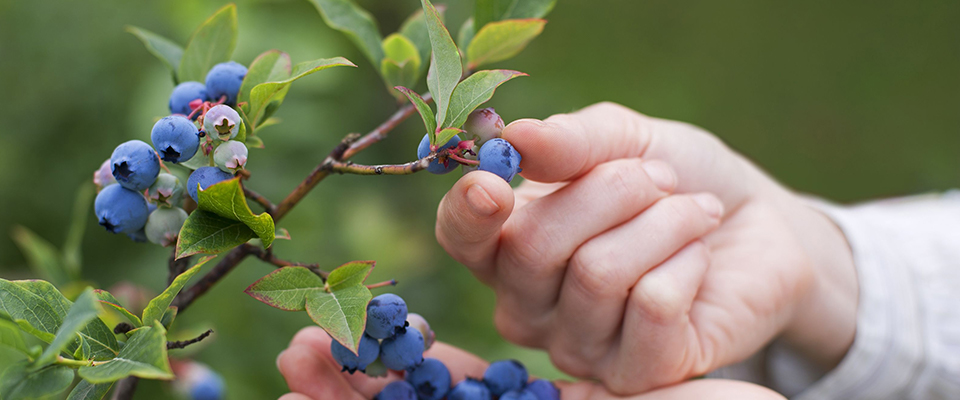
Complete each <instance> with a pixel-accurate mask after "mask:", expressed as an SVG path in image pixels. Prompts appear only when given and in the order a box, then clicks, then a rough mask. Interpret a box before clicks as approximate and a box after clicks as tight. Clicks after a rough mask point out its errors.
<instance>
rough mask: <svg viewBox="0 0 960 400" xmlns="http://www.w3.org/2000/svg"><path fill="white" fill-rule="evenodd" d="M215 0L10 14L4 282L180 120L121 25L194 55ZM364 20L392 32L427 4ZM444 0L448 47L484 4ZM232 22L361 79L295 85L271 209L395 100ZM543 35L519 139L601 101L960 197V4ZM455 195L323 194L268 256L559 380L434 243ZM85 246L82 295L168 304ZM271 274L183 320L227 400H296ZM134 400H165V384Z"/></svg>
mask: <svg viewBox="0 0 960 400" xmlns="http://www.w3.org/2000/svg"><path fill="white" fill-rule="evenodd" d="M225 3H226V1H224V0H209V1H196V0H172V1H129V0H124V1H121V0H96V1H86V2H83V3H82V4H79V3H73V2H66V1H25V0H0V94H2V96H3V98H4V99H5V100H4V101H3V106H2V107H0V121H3V123H2V125H0V137H2V142H0V206H2V210H3V211H2V212H0V232H3V236H2V238H0V266H2V267H0V268H2V273H0V276H2V277H4V278H8V279H20V278H26V277H30V272H29V270H27V269H26V267H25V261H24V258H23V255H22V254H21V253H20V252H19V251H18V250H17V248H16V247H15V246H14V245H13V243H12V242H11V241H10V240H8V239H7V235H6V234H7V233H8V232H10V230H11V229H12V227H13V226H14V224H22V225H25V226H27V227H29V228H31V229H33V230H35V231H36V232H38V233H39V234H40V235H41V236H44V237H46V238H47V239H49V240H51V241H52V242H53V243H54V244H57V245H59V244H61V243H62V241H63V238H64V236H65V234H66V226H67V224H68V221H69V218H70V212H71V205H72V202H73V195H74V192H75V190H76V189H77V187H78V186H79V185H80V184H81V183H82V182H86V181H89V180H90V178H91V174H92V171H93V170H94V169H96V168H97V167H98V166H99V165H100V163H101V162H102V161H103V160H104V159H105V158H108V157H109V155H110V153H111V152H112V150H113V148H114V146H115V145H116V144H119V143H120V142H122V141H126V140H129V139H142V140H148V138H149V132H150V128H151V126H152V125H153V122H154V119H155V118H156V117H159V116H162V115H165V113H167V109H166V104H167V97H168V95H169V92H170V90H171V89H172V87H173V85H172V83H171V81H170V79H169V74H168V73H167V71H166V70H165V69H164V67H163V66H162V65H161V64H160V62H159V61H157V60H156V59H154V58H153V56H151V55H150V54H149V53H147V51H146V50H144V48H143V46H142V45H141V43H140V42H139V41H138V40H137V39H136V38H134V37H133V36H132V35H130V34H127V33H125V32H124V30H123V29H124V26H125V25H127V24H130V25H137V26H141V27H144V28H147V29H149V30H152V31H155V32H157V33H160V34H162V35H165V36H167V37H170V38H172V39H174V40H176V41H178V42H180V43H185V42H186V40H187V39H188V38H189V36H190V34H191V32H192V30H193V29H194V27H196V26H197V25H199V24H200V23H201V22H202V21H203V19H205V18H206V17H207V16H208V15H210V14H211V13H213V12H214V11H215V10H216V9H217V8H219V7H221V6H222V5H223V4H225ZM359 3H360V4H361V5H362V6H363V7H365V8H366V9H368V10H370V11H371V12H372V13H373V14H375V16H376V17H377V19H378V20H379V21H380V28H381V31H382V32H383V33H385V34H386V33H389V32H393V31H394V30H395V29H396V28H397V27H398V26H399V24H400V23H401V22H402V20H403V19H404V18H405V17H406V16H407V15H409V14H410V13H411V12H413V11H414V10H416V9H418V7H419V2H418V1H416V0H403V1H399V0H389V1H387V0H361V1H359ZM447 4H448V11H447V19H448V25H449V26H450V27H451V30H453V31H456V29H457V28H458V27H459V26H460V24H461V23H462V21H463V20H464V19H465V18H466V16H467V15H468V13H469V12H470V11H471V9H472V1H449V2H447ZM238 5H239V18H240V40H239V45H238V47H237V51H236V53H235V55H234V59H235V60H237V61H239V62H241V63H244V64H249V62H250V61H252V59H253V58H254V57H255V56H256V55H257V54H259V53H261V52H263V51H265V50H268V49H271V48H278V49H281V50H284V51H286V52H288V53H290V55H291V56H292V58H293V60H294V62H297V61H304V60H311V59H315V58H322V57H331V56H336V55H343V56H345V57H347V58H349V59H351V60H353V61H355V62H356V63H357V64H358V65H359V66H360V68H358V69H346V68H341V69H333V70H330V71H325V72H323V73H320V74H317V75H314V76H310V77H308V78H305V79H303V80H301V81H298V82H297V84H295V85H294V88H293V89H292V90H291V92H290V93H289V95H288V96H287V100H286V102H285V103H284V106H283V107H282V108H281V109H280V111H279V112H278V114H277V116H278V117H280V118H282V119H283V121H284V122H283V124H281V125H279V126H276V127H271V128H266V129H264V130H263V131H262V132H261V133H260V134H261V136H262V137H263V139H264V141H265V142H266V146H267V148H266V149H265V150H251V161H250V164H249V168H251V170H252V171H253V173H254V176H253V179H251V180H250V181H249V186H250V187H251V188H254V189H256V190H258V191H259V192H261V193H263V194H265V195H266V196H268V197H270V198H272V199H274V200H275V201H279V200H280V199H282V197H283V196H284V195H285V194H286V193H287V192H288V191H289V190H291V189H292V188H293V187H294V186H296V184H297V183H298V182H299V181H300V180H301V179H302V177H303V176H304V175H305V174H306V173H307V172H308V171H310V170H311V169H312V168H313V166H314V165H315V164H316V163H317V162H318V161H320V160H321V159H322V158H323V157H324V156H325V155H326V154H327V152H328V151H329V149H331V148H332V147H333V146H334V145H335V144H336V143H337V141H338V140H339V139H340V138H341V137H342V136H343V135H344V134H345V133H347V132H366V131H368V130H369V129H371V128H373V127H374V126H376V125H377V124H378V123H379V122H380V121H381V120H383V118H384V117H385V116H387V115H389V114H390V113H392V112H393V111H394V109H395V103H394V101H393V99H392V97H391V96H389V95H388V94H387V93H386V91H385V90H384V87H383V84H382V83H381V81H380V80H379V78H378V76H377V74H376V72H375V70H374V69H373V68H371V66H370V65H369V63H368V62H367V60H366V59H365V58H364V57H362V55H361V54H360V53H359V51H358V50H356V49H355V48H354V47H353V46H352V45H351V44H350V43H349V42H347V40H346V39H345V38H344V37H343V36H342V35H341V34H339V33H338V32H334V31H332V30H330V29H329V28H327V27H326V26H325V25H324V24H323V22H322V20H321V19H320V16H319V15H318V14H317V12H316V11H315V10H314V8H313V6H312V5H310V4H309V3H308V2H306V1H303V0H264V1H255V0H240V1H238ZM548 19H549V20H550V23H549V24H548V25H547V28H546V31H545V32H544V34H543V35H542V36H541V37H540V38H538V39H536V40H535V41H534V42H533V43H532V45H531V46H530V47H529V48H528V49H527V50H525V51H524V53H522V54H521V55H520V56H519V57H517V58H516V59H513V60H510V61H506V62H503V63H501V64H500V65H497V67H506V68H511V69H518V70H521V71H524V72H528V73H530V75H531V76H530V77H528V78H523V79H518V80H516V81H514V82H510V83H509V84H507V85H505V86H504V87H502V88H501V89H500V90H499V91H498V92H497V95H496V96H495V98H494V100H493V101H492V102H491V103H490V104H491V105H492V106H495V107H496V108H497V110H498V111H499V112H500V114H501V115H503V117H504V119H505V120H507V121H509V120H513V119H517V118H521V117H537V118H544V117H546V116H549V115H550V114H553V113H559V112H567V111H571V110H575V109H577V108H580V107H583V106H586V105H588V104H591V103H594V102H598V101H603V100H611V101H616V102H619V103H622V104H625V105H627V106H630V107H633V108H635V109H638V110H640V111H642V112H645V113H647V114H650V115H654V116H659V117H664V118H672V119H679V120H683V121H688V122H692V123H694V124H697V125H700V126H703V127H705V128H707V129H709V130H711V131H713V132H715V133H716V134H717V135H719V136H720V137H721V138H723V139H724V140H725V141H726V142H727V143H729V144H730V145H731V146H732V147H733V148H735V149H737V150H739V151H741V152H743V153H744V154H746V155H747V156H748V157H750V158H752V159H753V160H755V161H756V162H757V163H758V164H759V165H761V166H762V167H763V168H765V169H766V170H767V171H769V172H770V173H771V174H772V175H773V176H775V177H776V178H777V179H779V180H780V181H782V182H784V183H785V184H787V185H789V186H791V187H793V188H796V189H797V190H800V191H804V192H809V193H813V194H816V195H819V196H823V197H825V198H828V199H831V200H836V201H843V202H850V201H860V200H866V199H870V198H876V197H885V196H895V195H905V194H910V193H917V192H923V191H931V190H944V189H947V188H951V187H956V186H957V185H958V184H960V24H958V23H957V21H958V20H960V2H957V1H919V2H904V1H844V2H835V1H827V0H816V1H806V2H790V3H787V2H770V1H760V0H752V1H725V2H717V1H706V0H702V1H685V2H676V1H666V0H657V1H646V0H643V1H640V0H637V1H626V0H618V1H585V0H559V4H558V5H557V7H556V9H555V10H554V12H553V13H552V14H551V15H550V16H549V17H548ZM421 130H422V126H420V122H419V121H417V120H416V119H415V118H414V119H412V120H410V121H408V122H407V123H405V124H404V125H402V126H401V127H400V128H399V129H398V130H396V131H395V132H394V133H393V134H391V136H390V138H389V139H388V140H386V141H384V142H383V143H381V144H379V145H377V146H375V147H374V148H372V149H370V150H369V151H367V152H364V153H363V154H361V155H359V156H358V157H357V158H356V159H355V160H356V161H358V162H366V163H389V162H404V161H409V160H411V159H412V158H413V157H414V155H415V153H414V149H415V146H416V144H417V143H418V141H419V139H420V135H419V133H420V131H421ZM458 176H459V173H454V174H450V175H447V176H434V175H429V174H417V175H414V176H406V177H357V176H332V177H330V178H329V179H328V180H326V181H325V182H323V184H321V185H320V186H319V187H318V188H317V189H316V190H314V192H313V193H312V194H311V195H310V196H309V197H307V198H306V200H305V201H304V202H303V203H301V204H300V206H299V207H298V208H297V209H296V210H295V211H294V212H293V213H292V215H291V216H290V218H287V219H285V220H283V221H282V223H280V226H282V227H284V228H287V229H289V231H290V233H291V234H292V236H293V239H294V240H293V241H278V242H277V243H276V245H275V248H276V252H277V254H279V255H282V256H283V257H285V258H289V259H292V260H298V261H304V262H320V263H321V264H322V265H327V266H330V267H333V266H336V265H339V264H341V263H343V262H346V261H350V260H355V259H373V260H377V261H378V264H377V269H376V270H375V271H374V276H372V277H371V281H372V282H376V281H380V280H385V279H390V278H396V279H398V280H399V281H400V283H401V284H400V285H399V286H397V287H396V288H395V291H396V292H397V293H399V294H401V295H402V296H404V297H405V298H406V299H407V302H408V303H409V305H410V308H411V310H412V311H415V312H419V313H421V314H423V315H424V316H425V317H426V318H427V319H428V320H431V321H432V322H433V325H434V329H435V330H436V331H437V332H438V335H439V338H440V339H441V340H444V341H448V342H451V343H454V344H456V345H459V346H462V347H464V348H466V349H468V350H471V351H474V352H476V353H478V354H480V355H481V356H483V357H485V358H487V359H498V358H504V357H514V358H519V359H521V360H523V361H525V362H526V363H528V365H530V367H531V369H532V370H533V372H534V373H535V374H538V375H544V376H548V377H556V376H559V375H558V374H557V372H556V371H555V370H553V369H552V368H550V366H549V362H548V360H547V358H546V357H545V356H543V355H542V354H539V353H537V352H534V351H530V350H523V349H519V348H516V347H514V346H511V345H508V344H506V343H505V342H504V341H503V340H502V339H500V338H499V336H498V335H497V333H496V331H495V330H494V328H493V326H492V322H491V315H492V309H493V304H494V298H493V296H492V294H491V292H490V291H489V290H487V289H486V288H484V287H483V286H481V285H480V284H479V283H477V282H476V281H474V280H473V279H472V277H471V276H470V274H469V273H468V272H467V271H466V270H465V269H464V268H462V267H460V266H458V265H457V264H456V263H455V262H454V261H453V260H452V259H450V258H449V257H448V256H446V255H445V253H444V252H443V251H442V249H441V248H440V247H439V246H438V245H437V244H436V240H435V238H434V237H433V224H434V219H435V207H436V204H437V202H438V201H439V200H440V198H441V197H442V195H443V193H444V191H445V190H446V188H448V187H449V186H450V185H451V184H453V182H454V181H455V180H456V179H457V177H458ZM92 214H93V213H92V210H91V211H90V215H91V216H92ZM86 234H87V235H86V238H85V241H84V258H83V262H84V267H85V275H86V276H87V277H88V278H90V279H91V280H93V281H95V282H97V283H98V284H99V285H100V286H101V287H109V286H110V285H112V284H114V283H116V282H117V281H120V280H123V279H126V280H130V281H132V282H135V283H138V284H142V285H145V286H147V287H150V288H151V289H153V290H160V289H162V285H163V283H164V282H165V278H166V269H165V262H166V257H167V254H168V253H167V251H166V250H164V249H162V248H159V247H157V246H153V245H147V244H135V243H132V242H130V241H129V240H127V238H126V237H123V236H122V235H120V236H114V235H108V234H106V233H104V232H103V230H102V229H101V228H99V227H98V226H96V224H95V222H94V221H93V218H90V220H89V221H88V226H87V232H86ZM270 270H271V267H269V266H267V265H264V264H261V263H259V262H258V261H247V262H245V263H244V264H243V265H241V266H240V267H239V268H238V269H237V270H236V271H235V272H234V273H233V274H232V275H231V276H230V277H229V278H227V279H225V280H224V281H222V282H221V283H220V284H218V285H217V286H216V288H215V289H214V290H213V291H212V292H210V294H209V295H208V296H206V297H205V298H203V299H202V300H201V301H200V302H199V303H197V304H196V305H195V306H193V307H192V308H191V310H190V312H189V313H185V314H184V315H182V316H181V317H180V318H178V320H177V325H178V326H179V327H190V326H211V327H213V328H214V329H216V332H217V333H216V334H215V336H214V340H213V341H212V342H213V343H211V344H210V345H208V346H207V347H206V348H204V349H203V351H202V352H200V353H199V354H198V355H197V358H198V359H199V360H201V361H203V362H205V363H207V364H209V365H211V366H212V367H213V368H214V369H215V370H216V371H218V372H220V373H221V374H222V375H223V376H224V377H225V378H226V380H227V386H228V393H229V395H228V397H229V398H231V399H266V398H276V397H277V396H278V395H280V394H281V393H283V392H284V391H285V389H286V385H285V384H284V382H283V380H282V378H281V377H280V375H279V373H278V372H277V371H276V368H275V366H274V360H275V358H276V356H277V354H278V353H279V352H280V351H281V350H282V349H283V348H284V347H285V345H286V343H287V342H288V341H289V339H290V338H291V337H292V335H293V334H294V333H295V332H296V331H297V330H298V329H299V328H301V327H303V326H306V325H309V324H311V322H310V320H309V319H308V318H307V316H306V315H305V314H303V313H284V312H282V311H278V310H275V309H272V308H270V307H268V306H266V305H264V304H261V303H260V302H258V301H256V300H254V299H252V298H250V297H248V296H246V295H244V294H243V293H241V291H242V290H243V289H244V288H245V287H246V286H247V285H248V284H250V283H251V282H253V281H254V280H256V279H257V278H259V277H260V276H262V275H264V274H266V273H268V272H269V271H270ZM572 322H573V323H575V321H572ZM139 393H140V394H139V396H138V398H143V399H149V398H167V397H169V396H170V392H169V388H168V386H167V385H164V384H160V383H157V382H150V383H146V384H142V386H141V390H140V392H139Z"/></svg>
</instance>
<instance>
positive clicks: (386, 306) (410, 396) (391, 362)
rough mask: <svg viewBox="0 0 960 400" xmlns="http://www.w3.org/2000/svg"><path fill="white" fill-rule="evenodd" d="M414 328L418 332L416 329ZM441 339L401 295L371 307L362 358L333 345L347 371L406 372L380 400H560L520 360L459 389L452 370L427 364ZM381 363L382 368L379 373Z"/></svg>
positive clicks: (495, 367) (494, 368)
mask: <svg viewBox="0 0 960 400" xmlns="http://www.w3.org/2000/svg"><path fill="white" fill-rule="evenodd" d="M410 328H412V329H410ZM435 339H436V334H434V332H433V331H432V330H431V329H430V324H428V323H427V321H426V320H425V319H424V318H423V317H421V316H420V315H419V314H412V313H410V314H408V313H407V304H406V302H404V301H403V299H401V298H400V296H397V295H395V294H390V293H388V294H383V295H380V296H377V297H375V298H373V300H371V301H370V303H369V304H368V305H367V325H366V328H365V330H364V334H363V337H362V338H361V339H360V346H359V347H358V351H357V354H354V353H353V352H351V351H350V350H347V348H346V347H343V346H342V345H341V344H340V343H338V342H337V341H333V342H331V344H330V352H331V353H332V354H333V358H334V359H335V360H336V361H337V363H339V364H340V366H342V367H343V371H345V372H349V373H351V374H353V373H354V372H356V371H358V370H359V371H361V372H364V373H366V374H368V375H371V376H382V375H383V374H384V373H385V372H386V371H385V370H384V369H383V368H386V369H390V370H394V371H403V372H404V374H405V379H404V380H402V381H396V382H392V383H390V384H389V385H387V386H386V387H385V388H384V389H383V390H382V391H381V392H380V394H378V395H377V397H376V399H377V400H441V399H447V400H493V399H500V400H559V399H560V391H559V390H558V389H557V388H556V386H554V385H553V383H551V382H550V381H547V380H544V379H537V380H534V381H532V382H528V381H529V376H528V375H527V369H526V368H525V367H524V366H523V364H521V363H520V362H518V361H516V360H503V361H497V362H494V363H492V364H490V366H489V367H487V370H486V372H484V374H483V378H482V379H474V378H467V379H465V380H464V381H462V382H460V383H458V384H456V385H453V384H452V379H451V376H450V370H448V369H447V366H446V365H444V364H443V362H441V361H440V360H437V359H435V358H424V357H423V352H424V351H426V350H427V349H429V348H430V346H431V345H432V344H433V342H434V341H435ZM378 357H379V361H380V363H381V364H382V367H380V366H378V368H374V366H375V365H376V364H375V363H376V362H377V360H378Z"/></svg>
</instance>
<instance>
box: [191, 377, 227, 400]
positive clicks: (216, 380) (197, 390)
mask: <svg viewBox="0 0 960 400" xmlns="http://www.w3.org/2000/svg"><path fill="white" fill-rule="evenodd" d="M223 397H224V396H223V378H221V377H220V376H219V375H217V374H216V373H215V372H213V371H210V373H209V374H205V375H204V376H203V377H201V378H200V379H197V380H196V382H194V384H193V387H192V388H190V398H191V399H192V400H220V399H222V398H223Z"/></svg>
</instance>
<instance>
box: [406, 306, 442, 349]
mask: <svg viewBox="0 0 960 400" xmlns="http://www.w3.org/2000/svg"><path fill="white" fill-rule="evenodd" d="M407 324H408V326H407V328H413V329H416V330H418V331H420V334H422V335H423V349H424V350H428V349H430V346H431V345H433V342H434V341H436V340H437V334H436V333H435V332H434V331H433V330H432V329H430V323H429V322H427V319H426V318H423V316H421V315H420V314H417V313H409V314H407Z"/></svg>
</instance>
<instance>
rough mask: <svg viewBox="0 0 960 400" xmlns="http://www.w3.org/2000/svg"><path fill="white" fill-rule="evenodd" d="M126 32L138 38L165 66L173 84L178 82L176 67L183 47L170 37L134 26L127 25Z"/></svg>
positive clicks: (178, 64) (178, 65) (181, 55)
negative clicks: (171, 76)
mask: <svg viewBox="0 0 960 400" xmlns="http://www.w3.org/2000/svg"><path fill="white" fill-rule="evenodd" d="M127 32H130V33H132V34H133V35H134V36H136V37H137V39H140V41H141V42H143V45H144V46H145V47H146V48H147V51H149V52H150V54H153V55H154V56H155V57H157V58H158V59H160V61H161V62H162V63H163V65H166V66H167V69H169V70H170V74H171V75H173V83H174V84H178V83H180V79H178V78H177V68H179V67H180V59H181V58H182V57H183V47H180V45H179V44H176V43H174V42H173V41H172V40H170V39H167V38H165V37H163V36H160V35H158V34H156V33H153V32H150V31H148V30H146V29H143V28H138V27H136V26H127Z"/></svg>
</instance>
